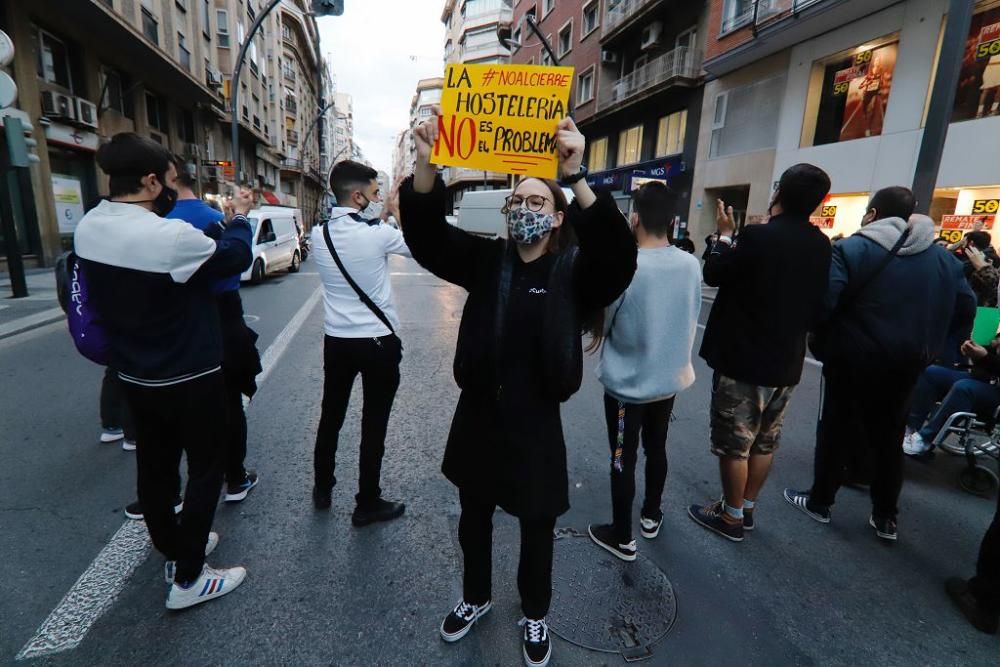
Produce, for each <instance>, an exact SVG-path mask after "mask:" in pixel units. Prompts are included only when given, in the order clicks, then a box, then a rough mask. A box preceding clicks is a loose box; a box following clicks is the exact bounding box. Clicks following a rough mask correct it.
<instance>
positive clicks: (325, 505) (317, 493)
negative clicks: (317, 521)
mask: <svg viewBox="0 0 1000 667" xmlns="http://www.w3.org/2000/svg"><path fill="white" fill-rule="evenodd" d="M332 492H333V489H321V488H319V487H318V486H314V487H313V505H314V506H315V507H316V509H318V510H328V509H330V505H331V503H332V502H333V500H332V499H331V497H330V496H331V494H332Z"/></svg>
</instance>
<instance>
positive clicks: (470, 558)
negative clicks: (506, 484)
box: [458, 489, 556, 619]
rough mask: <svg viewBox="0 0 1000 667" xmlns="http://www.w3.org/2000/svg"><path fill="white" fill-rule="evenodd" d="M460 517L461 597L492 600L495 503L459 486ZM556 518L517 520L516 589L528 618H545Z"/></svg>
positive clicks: (549, 599) (478, 601)
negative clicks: (518, 546)
mask: <svg viewBox="0 0 1000 667" xmlns="http://www.w3.org/2000/svg"><path fill="white" fill-rule="evenodd" d="M459 500H460V502H461V503H462V517H461V518H460V519H459V521H458V541H459V543H460V544H461V545H462V555H463V556H464V558H465V576H464V577H463V580H462V590H463V597H464V598H465V601H466V602H468V603H470V604H476V605H481V604H483V603H485V602H486V601H487V600H491V599H493V593H492V585H493V512H495V511H496V504H495V503H492V502H488V501H485V500H483V499H481V498H479V497H478V495H477V494H475V493H473V492H470V491H468V490H466V489H459ZM555 525H556V518H555V517H552V518H541V519H521V559H520V562H519V563H518V566H517V588H518V591H520V593H521V611H522V612H524V615H525V616H527V617H528V618H531V619H541V618H545V616H546V614H548V613H549V604H550V603H551V602H552V540H553V535H552V530H553V528H555Z"/></svg>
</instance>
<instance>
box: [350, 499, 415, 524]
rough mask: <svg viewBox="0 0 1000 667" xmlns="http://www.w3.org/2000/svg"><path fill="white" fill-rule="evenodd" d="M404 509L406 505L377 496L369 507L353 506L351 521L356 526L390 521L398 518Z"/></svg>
mask: <svg viewBox="0 0 1000 667" xmlns="http://www.w3.org/2000/svg"><path fill="white" fill-rule="evenodd" d="M405 511H406V505H404V504H403V503H397V502H394V501H391V500H385V499H384V498H379V499H378V500H376V501H375V502H374V503H373V504H372V505H371V506H370V507H365V508H362V507H361V506H360V505H358V506H357V507H355V508H354V514H353V515H351V523H353V524H354V526H355V527H356V528H361V527H362V526H367V525H369V524H372V523H377V522H379V521H392V520H393V519H398V518H399V517H401V516H403V512H405Z"/></svg>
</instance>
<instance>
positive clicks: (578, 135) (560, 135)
mask: <svg viewBox="0 0 1000 667" xmlns="http://www.w3.org/2000/svg"><path fill="white" fill-rule="evenodd" d="M586 147H587V140H586V138H585V137H584V136H583V133H582V132H580V130H579V129H577V127H576V123H574V122H573V119H572V118H570V117H569V116H567V117H566V118H563V119H562V121H560V122H559V125H558V126H556V153H557V154H558V156H559V172H560V174H561V175H562V176H572V175H574V174H577V173H579V172H580V167H581V166H582V165H583V154H584V151H585V150H586Z"/></svg>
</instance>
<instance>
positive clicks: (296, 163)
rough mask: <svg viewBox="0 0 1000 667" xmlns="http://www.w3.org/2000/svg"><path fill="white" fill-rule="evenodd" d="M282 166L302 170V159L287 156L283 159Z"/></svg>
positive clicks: (291, 169) (287, 168) (289, 169)
mask: <svg viewBox="0 0 1000 667" xmlns="http://www.w3.org/2000/svg"><path fill="white" fill-rule="evenodd" d="M281 168H282V169H284V170H286V171H302V160H300V159H299V158H295V157H286V158H285V159H283V160H282V161H281Z"/></svg>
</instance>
